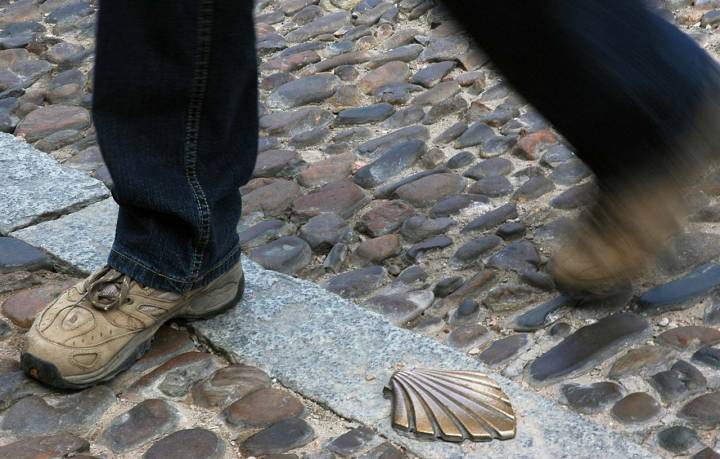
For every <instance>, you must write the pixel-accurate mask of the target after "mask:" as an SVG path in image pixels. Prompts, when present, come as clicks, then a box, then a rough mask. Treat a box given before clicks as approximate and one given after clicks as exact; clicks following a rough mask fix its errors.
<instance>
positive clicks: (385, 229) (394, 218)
mask: <svg viewBox="0 0 720 459" xmlns="http://www.w3.org/2000/svg"><path fill="white" fill-rule="evenodd" d="M414 213H415V210H414V209H413V208H412V206H410V205H409V204H407V203H406V202H404V201H381V202H380V203H379V205H378V206H377V207H375V208H374V209H372V210H370V211H369V212H366V213H365V215H363V216H362V217H361V218H360V221H359V222H358V225H357V228H358V231H361V232H363V233H365V234H367V235H369V236H372V237H378V236H383V235H385V234H388V233H392V232H393V231H395V230H396V229H398V228H399V227H400V225H402V224H403V222H404V221H405V220H406V219H407V218H408V217H410V216H411V215H413V214H414Z"/></svg>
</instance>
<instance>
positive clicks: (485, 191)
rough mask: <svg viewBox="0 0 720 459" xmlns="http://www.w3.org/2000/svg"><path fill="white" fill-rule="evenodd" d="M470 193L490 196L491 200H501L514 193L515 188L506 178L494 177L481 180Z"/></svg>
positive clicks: (474, 184) (472, 187)
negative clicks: (500, 198)
mask: <svg viewBox="0 0 720 459" xmlns="http://www.w3.org/2000/svg"><path fill="white" fill-rule="evenodd" d="M470 192H471V193H477V194H482V195H485V196H490V197H491V198H499V197H502V196H507V195H509V194H510V193H512V192H513V186H512V184H511V183H510V181H509V180H508V179H507V178H506V177H504V176H502V175H494V176H490V177H485V178H481V179H479V180H478V181H477V182H475V183H473V184H472V186H471V187H470Z"/></svg>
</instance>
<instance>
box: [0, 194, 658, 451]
mask: <svg viewBox="0 0 720 459" xmlns="http://www.w3.org/2000/svg"><path fill="white" fill-rule="evenodd" d="M116 213H117V207H116V206H115V204H114V202H113V201H112V200H111V199H107V200H105V201H102V202H99V203H96V204H92V205H90V206H88V207H86V208H84V209H82V210H80V211H78V212H75V213H73V214H70V215H67V216H65V217H62V218H60V219H58V220H52V221H48V222H43V223H40V224H38V225H35V226H32V227H29V228H25V229H23V230H20V231H17V232H15V233H12V236H14V237H17V238H19V239H22V240H24V241H26V242H28V243H30V244H32V245H35V246H38V247H42V248H43V249H45V250H47V251H48V252H50V253H52V254H53V255H55V256H56V257H58V258H59V259H61V260H63V261H65V262H67V263H69V264H71V265H73V266H74V267H76V268H78V269H80V270H83V271H87V272H89V271H91V270H93V269H94V268H95V267H97V266H99V265H102V264H103V263H104V261H105V256H106V254H107V253H108V251H109V249H110V245H111V243H112V236H113V232H114V223H113V222H114V218H113V217H114V215H115V214H116ZM244 266H245V269H246V276H247V282H248V289H247V292H246V296H245V299H244V300H243V301H242V302H241V303H240V305H239V307H237V308H235V309H234V310H232V311H231V312H230V313H228V314H225V315H222V316H220V317H217V318H215V319H212V320H209V321H205V322H195V323H194V324H193V326H194V328H195V329H196V330H197V332H198V333H199V334H200V335H201V336H203V337H204V338H205V339H206V340H207V341H208V343H209V344H211V345H212V346H213V347H215V348H216V349H218V350H220V351H222V352H225V353H227V354H228V355H229V356H230V357H231V358H233V359H235V360H237V361H243V362H247V363H249V364H254V365H258V366H260V367H262V368H264V369H266V370H267V371H268V373H270V374H271V375H272V376H274V377H276V378H277V379H278V380H279V381H280V382H281V383H282V384H283V385H285V386H286V387H288V388H289V389H291V390H294V391H296V392H298V393H300V394H301V395H303V396H305V397H307V398H309V399H312V400H315V401H316V402H318V403H320V404H322V405H324V406H326V407H327V408H329V409H330V410H332V411H334V412H335V413H337V414H339V415H340V416H343V417H345V418H347V419H352V420H356V421H358V422H360V423H362V424H364V425H367V426H370V427H373V428H374V429H376V430H377V431H378V432H380V433H381V434H382V435H385V436H386V437H387V438H389V439H390V440H392V441H394V442H396V443H397V444H400V445H403V446H404V447H406V448H407V449H408V450H409V451H410V452H412V453H413V454H416V455H418V456H420V457H423V458H447V459H452V458H461V457H467V458H503V459H505V458H533V459H536V458H545V457H547V458H560V457H568V458H577V457H607V456H614V457H622V458H651V457H654V456H653V455H652V454H650V453H649V452H648V451H647V450H646V449H644V448H643V447H641V446H640V445H638V444H635V443H633V442H631V441H630V440H627V439H625V438H624V437H623V436H621V435H620V434H619V433H616V432H613V431H612V430H610V429H608V428H606V427H603V426H600V425H599V424H596V423H594V422H592V421H590V420H587V419H585V418H583V417H581V416H580V415H577V414H575V413H572V412H570V411H567V410H566V409H564V408H562V407H560V406H559V405H558V404H556V403H555V402H553V401H550V400H547V399H545V398H543V397H541V396H540V395H538V394H536V393H534V392H533V391H532V390H530V389H527V388H524V387H522V386H520V385H518V384H516V383H514V382H512V381H509V380H507V379H505V378H503V377H502V376H499V375H497V374H493V372H492V370H489V369H488V368H486V367H485V366H484V365H482V364H481V363H480V362H479V361H477V360H474V359H472V358H470V357H467V356H465V355H464V354H462V353H459V352H457V351H455V350H453V349H452V348H450V347H448V346H445V345H443V344H441V343H438V342H436V341H435V340H433V339H431V338H427V337H423V336H420V335H418V334H415V333H413V332H411V331H408V330H404V329H401V328H398V327H396V326H394V325H392V324H390V323H389V322H387V321H386V320H385V319H384V318H383V317H382V316H380V315H377V314H375V313H373V312H370V311H368V310H366V309H364V308H362V307H360V306H358V305H356V304H354V303H352V302H350V301H348V300H345V299H343V298H341V297H339V296H337V295H335V294H332V293H330V292H328V291H327V290H324V289H323V288H321V287H319V286H318V285H316V284H314V283H312V282H307V281H302V280H298V279H295V278H292V277H290V276H287V275H284V274H280V273H277V272H274V271H268V270H265V269H263V268H261V267H260V266H259V265H257V264H255V263H254V262H252V261H250V260H248V259H245V260H244ZM403 366H404V367H406V368H412V367H425V368H435V369H443V368H444V369H463V370H478V371H483V372H485V373H487V374H488V375H489V376H491V377H492V378H494V379H495V381H496V382H497V383H498V384H499V385H500V386H501V387H502V389H503V390H504V391H505V393H506V394H507V395H508V396H509V397H510V400H511V401H512V403H513V407H514V409H515V412H516V414H517V417H518V435H517V437H516V438H515V439H513V440H510V441H504V442H500V441H493V442H491V443H471V442H465V443H463V444H461V445H457V444H449V443H445V442H428V441H418V440H416V439H414V438H411V437H408V436H402V435H400V434H398V433H397V432H395V431H394V430H393V429H392V427H391V426H390V409H391V403H390V400H387V399H385V398H383V387H384V386H385V384H386V383H387V381H388V380H389V378H390V375H391V374H392V372H393V371H394V370H395V369H397V368H401V367H403Z"/></svg>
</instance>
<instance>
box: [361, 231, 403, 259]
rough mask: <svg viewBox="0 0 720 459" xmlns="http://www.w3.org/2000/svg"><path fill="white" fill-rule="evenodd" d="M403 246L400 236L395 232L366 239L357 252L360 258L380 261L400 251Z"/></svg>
mask: <svg viewBox="0 0 720 459" xmlns="http://www.w3.org/2000/svg"><path fill="white" fill-rule="evenodd" d="M401 248H402V247H401V246H400V238H399V237H397V236H396V235H394V234H388V235H385V236H380V237H377V238H375V239H366V240H364V241H363V242H362V243H360V245H359V246H358V248H357V250H356V251H355V253H356V254H357V256H359V257H360V258H364V259H366V260H369V261H372V262H376V263H379V262H381V261H383V260H385V259H387V258H390V257H392V256H395V255H397V254H398V253H400V250H401Z"/></svg>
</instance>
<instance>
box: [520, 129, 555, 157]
mask: <svg viewBox="0 0 720 459" xmlns="http://www.w3.org/2000/svg"><path fill="white" fill-rule="evenodd" d="M556 142H557V137H556V136H555V134H553V133H552V132H550V131H548V130H542V131H537V132H533V133H532V134H527V135H524V136H522V137H520V140H518V142H517V144H516V145H515V148H514V149H513V153H515V154H516V155H520V156H522V157H523V158H525V159H527V160H531V161H532V160H536V159H538V156H539V149H540V147H541V146H543V145H547V144H552V143H556Z"/></svg>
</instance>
